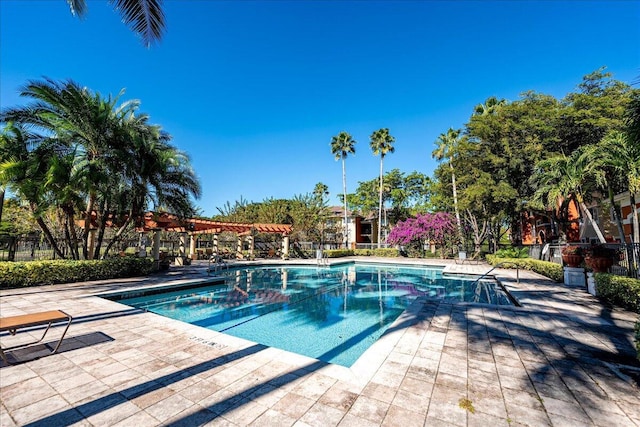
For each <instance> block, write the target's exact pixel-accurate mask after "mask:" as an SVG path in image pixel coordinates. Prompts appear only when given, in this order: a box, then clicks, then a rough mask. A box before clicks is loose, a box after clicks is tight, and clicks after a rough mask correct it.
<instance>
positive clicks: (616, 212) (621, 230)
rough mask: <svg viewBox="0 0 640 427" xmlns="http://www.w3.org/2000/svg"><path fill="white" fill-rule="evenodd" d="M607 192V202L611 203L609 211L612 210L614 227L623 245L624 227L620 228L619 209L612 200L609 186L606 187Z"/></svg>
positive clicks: (611, 191)
mask: <svg viewBox="0 0 640 427" xmlns="http://www.w3.org/2000/svg"><path fill="white" fill-rule="evenodd" d="M607 190H608V192H609V202H610V203H611V209H612V210H613V219H614V220H615V222H616V227H617V228H618V235H619V236H620V243H624V242H625V241H626V239H625V237H624V227H623V226H622V218H620V209H619V208H618V206H617V205H616V201H615V199H614V198H613V189H612V188H611V186H608V187H607Z"/></svg>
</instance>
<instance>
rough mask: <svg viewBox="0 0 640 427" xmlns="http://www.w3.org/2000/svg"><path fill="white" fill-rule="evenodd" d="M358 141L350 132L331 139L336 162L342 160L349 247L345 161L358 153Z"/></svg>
mask: <svg viewBox="0 0 640 427" xmlns="http://www.w3.org/2000/svg"><path fill="white" fill-rule="evenodd" d="M355 145H356V140H355V139H353V137H352V136H351V135H350V134H349V133H348V132H344V131H342V132H340V133H339V134H338V135H336V136H334V137H332V138H331V154H333V156H334V157H335V159H336V160H342V198H343V202H344V246H345V248H346V247H347V246H348V245H349V239H348V235H347V233H348V227H347V172H346V169H345V160H346V158H347V156H348V155H349V154H355V153H356V148H355Z"/></svg>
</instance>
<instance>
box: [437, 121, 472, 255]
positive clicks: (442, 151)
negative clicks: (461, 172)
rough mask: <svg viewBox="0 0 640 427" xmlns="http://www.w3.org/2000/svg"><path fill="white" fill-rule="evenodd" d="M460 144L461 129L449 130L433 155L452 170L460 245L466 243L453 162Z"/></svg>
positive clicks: (440, 138) (454, 207)
mask: <svg viewBox="0 0 640 427" xmlns="http://www.w3.org/2000/svg"><path fill="white" fill-rule="evenodd" d="M459 143H460V129H456V130H454V129H453V128H449V130H448V131H447V133H441V134H440V136H439V137H438V139H437V140H436V146H437V148H436V149H435V150H434V151H433V153H431V156H432V157H433V158H435V159H436V160H437V161H441V160H443V159H446V160H447V161H448V163H449V169H450V170H451V187H452V190H453V209H454V211H455V214H456V225H457V226H458V240H459V242H460V244H462V243H463V242H464V237H463V236H462V222H461V221H460V211H459V210H458V190H457V187H456V172H455V169H454V167H453V160H454V158H455V157H456V155H457V151H458V145H459Z"/></svg>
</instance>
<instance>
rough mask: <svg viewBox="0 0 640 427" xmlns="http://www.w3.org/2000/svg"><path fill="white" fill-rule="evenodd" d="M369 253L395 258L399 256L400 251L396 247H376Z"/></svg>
mask: <svg viewBox="0 0 640 427" xmlns="http://www.w3.org/2000/svg"><path fill="white" fill-rule="evenodd" d="M371 255H373V256H381V257H392V258H396V257H398V256H400V251H398V250H397V249H396V248H379V249H378V248H376V249H372V253H371Z"/></svg>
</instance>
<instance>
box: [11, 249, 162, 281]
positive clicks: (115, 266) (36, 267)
mask: <svg viewBox="0 0 640 427" xmlns="http://www.w3.org/2000/svg"><path fill="white" fill-rule="evenodd" d="M152 270H153V261H152V260H151V259H150V258H136V257H130V256H125V257H115V258H109V259H106V260H90V261H73V260H54V261H28V262H0V289H6V288H18V287H22V286H41V285H52V284H55V283H72V282H84V281H89V280H104V279H114V278H119V277H134V276H144V275H147V274H149V273H150V272H151V271H152Z"/></svg>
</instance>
